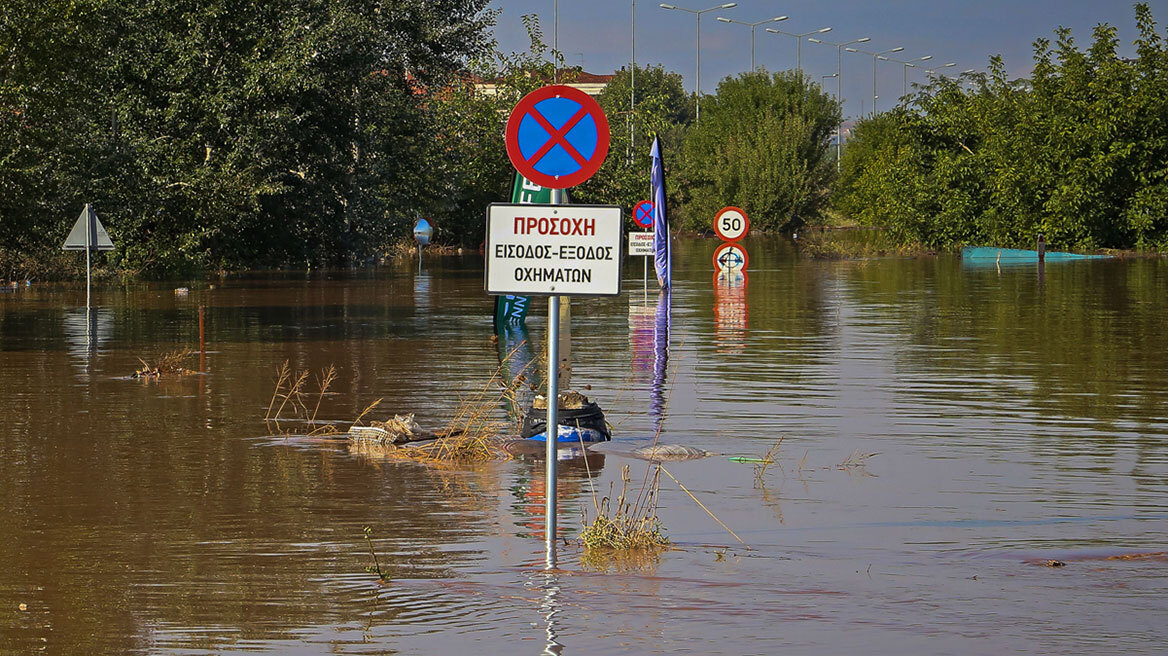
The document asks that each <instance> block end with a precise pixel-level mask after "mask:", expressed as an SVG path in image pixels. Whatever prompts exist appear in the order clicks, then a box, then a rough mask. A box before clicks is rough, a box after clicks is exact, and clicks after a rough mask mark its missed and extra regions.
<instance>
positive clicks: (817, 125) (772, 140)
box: [679, 71, 839, 230]
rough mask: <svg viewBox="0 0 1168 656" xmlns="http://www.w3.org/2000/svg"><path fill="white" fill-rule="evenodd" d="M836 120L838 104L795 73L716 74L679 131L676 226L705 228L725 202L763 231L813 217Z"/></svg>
mask: <svg viewBox="0 0 1168 656" xmlns="http://www.w3.org/2000/svg"><path fill="white" fill-rule="evenodd" d="M838 121H839V106H838V104H837V103H836V102H835V101H834V100H833V99H832V98H831V96H829V95H828V94H827V93H825V92H824V91H823V89H821V88H820V87H819V85H817V84H815V83H813V82H812V81H811V80H810V79H809V78H807V77H805V76H803V75H802V74H801V73H799V72H794V71H790V72H785V73H774V74H771V73H767V72H766V71H758V72H750V73H743V74H741V75H739V76H738V77H737V78H732V77H728V78H726V79H724V80H722V82H720V83H719V84H718V92H717V95H715V96H711V97H707V98H704V99H703V100H702V118H701V121H700V122H698V123H695V124H694V125H693V126H692V127H691V128H690V129H689V130H688V131H687V133H686V136H685V142H684V147H683V157H684V160H683V162H682V167H681V168H682V174H681V176H679V177H680V180H679V181H680V187H681V197H682V205H681V208H680V210H681V211H680V215H681V225H682V226H683V227H686V228H689V229H693V230H708V229H709V225H710V221H711V220H712V218H713V216H714V214H715V213H716V212H717V210H718V209H719V208H721V207H723V206H725V205H737V206H739V207H742V208H743V209H744V210H746V212H747V213H748V214H749V215H750V217H751V223H752V225H755V226H758V227H759V228H761V229H764V230H765V229H772V230H788V229H794V228H797V227H799V226H800V225H802V224H803V223H804V222H805V221H807V220H808V219H809V218H813V217H815V216H816V215H817V213H818V212H819V210H820V208H821V207H822V206H823V205H824V203H825V201H826V198H827V190H828V184H829V183H830V182H831V180H832V178H833V177H834V175H835V170H834V169H835V167H834V166H833V161H832V160H831V159H830V157H829V154H828V140H829V138H830V136H831V134H832V131H833V130H834V129H835V126H836V124H837V123H838Z"/></svg>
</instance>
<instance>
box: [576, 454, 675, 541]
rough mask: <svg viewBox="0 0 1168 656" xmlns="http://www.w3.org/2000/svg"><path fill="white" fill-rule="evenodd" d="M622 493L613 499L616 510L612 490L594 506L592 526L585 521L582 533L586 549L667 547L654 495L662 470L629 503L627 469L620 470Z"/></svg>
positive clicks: (657, 471) (658, 486)
mask: <svg viewBox="0 0 1168 656" xmlns="http://www.w3.org/2000/svg"><path fill="white" fill-rule="evenodd" d="M621 480H622V482H623V483H622V485H621V492H620V495H619V496H617V498H616V509H615V510H613V509H612V507H611V501H612V490H611V488H610V490H609V496H607V497H604V499H602V500H601V501H600V502H599V503H598V504H596V505H595V511H596V517H595V518H594V519H593V520H592V522H591V523H589V522H588V521H587V517H585V518H584V531H583V532H582V533H581V534H580V541H581V542H582V543H583V544H584V547H585V549H587V550H589V551H592V550H615V551H630V550H643V549H651V550H660V549H664V548H667V547H668V546H669V538H667V537H666V536H665V535H664V534H663V533H662V532H661V531H662V528H661V520H660V519H658V517H657V494H658V492H659V491H660V488H661V470H660V468H659V467H658V468H656V469H655V470H654V472H653V475H652V477H651V478H650V479H649V480H648V481H647V482H646V483H645V484H643V485H642V487H641V490H640V492H639V493H638V494H637V497H636V498H635V499H632V500H630V499H629V497H628V492H629V481H630V477H629V466H628V465H625V466H624V468H623V469H622V470H621Z"/></svg>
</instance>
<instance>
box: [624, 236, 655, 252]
mask: <svg viewBox="0 0 1168 656" xmlns="http://www.w3.org/2000/svg"><path fill="white" fill-rule="evenodd" d="M629 255H645V256H652V255H653V233H651V232H630V233H629Z"/></svg>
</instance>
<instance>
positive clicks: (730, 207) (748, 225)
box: [714, 205, 750, 252]
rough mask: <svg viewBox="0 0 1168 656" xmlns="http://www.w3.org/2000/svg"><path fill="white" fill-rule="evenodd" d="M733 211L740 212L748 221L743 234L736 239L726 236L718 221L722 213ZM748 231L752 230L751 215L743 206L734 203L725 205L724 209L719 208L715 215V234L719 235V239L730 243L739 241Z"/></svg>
mask: <svg viewBox="0 0 1168 656" xmlns="http://www.w3.org/2000/svg"><path fill="white" fill-rule="evenodd" d="M731 211H734V212H738V213H739V214H741V215H742V220H743V221H744V222H745V223H746V226H745V227H743V228H742V234H741V235H739V236H737V237H735V238H734V239H730V238H728V237H726V236H725V235H723V234H722V230H721V229H719V228H718V221H719V219H721V218H722V215H723V214H726V213H727V212H731ZM748 232H750V217H749V216H747V215H746V212H745V211H744V210H743V209H742V208H741V207H735V206H734V205H727V206H726V207H723V208H722V209H720V210H718V213H717V214H715V215H714V234H716V235H718V239H721V240H722V241H724V242H726V243H728V244H731V243H734V242H736V241H738V240H739V239H742V238H743V237H745V236H746V233H748ZM743 252H745V251H743Z"/></svg>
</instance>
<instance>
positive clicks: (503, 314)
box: [495, 173, 552, 333]
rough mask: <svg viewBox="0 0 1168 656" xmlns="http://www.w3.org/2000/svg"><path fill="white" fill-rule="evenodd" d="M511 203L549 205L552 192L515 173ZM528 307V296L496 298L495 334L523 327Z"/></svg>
mask: <svg viewBox="0 0 1168 656" xmlns="http://www.w3.org/2000/svg"><path fill="white" fill-rule="evenodd" d="M511 202H512V203H516V204H519V205H550V204H551V202H552V190H551V188H550V187H541V186H539V185H537V184H535V183H534V182H532V181H531V180H528V179H527V178H525V177H523V176H522V175H521V174H519V173H516V174H515V184H513V185H511ZM529 307H531V297H530V296H496V297H495V332H496V333H500V332H503V330H504V329H505V328H507V327H509V326H523V325H525V322H526V320H527V309H528V308H529Z"/></svg>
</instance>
